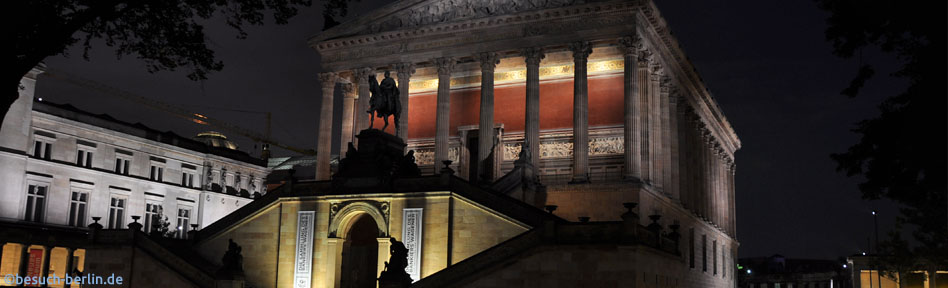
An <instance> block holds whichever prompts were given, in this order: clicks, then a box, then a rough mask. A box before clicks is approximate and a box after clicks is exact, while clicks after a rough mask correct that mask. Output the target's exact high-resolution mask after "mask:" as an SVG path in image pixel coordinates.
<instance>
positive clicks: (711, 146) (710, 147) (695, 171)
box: [676, 97, 736, 236]
mask: <svg viewBox="0 0 948 288" xmlns="http://www.w3.org/2000/svg"><path fill="white" fill-rule="evenodd" d="M683 98H684V97H679V99H678V100H677V101H676V102H679V101H683ZM685 107H687V109H684V111H682V112H680V113H678V118H679V119H678V120H680V122H679V123H680V124H682V126H681V127H680V128H681V129H680V130H679V133H678V135H679V136H680V137H681V138H680V139H679V141H678V142H679V145H680V153H681V157H680V158H679V159H678V161H677V162H678V165H679V168H680V169H679V171H678V172H679V173H680V175H681V177H680V178H679V181H678V185H680V187H681V190H680V191H681V203H682V205H683V206H685V208H688V209H690V210H691V211H694V212H695V214H696V215H697V216H698V217H701V218H702V219H705V220H706V221H708V222H709V223H712V224H714V225H716V226H718V227H720V228H721V229H722V230H724V231H725V232H726V233H728V234H729V235H732V236H734V235H735V233H736V227H735V214H734V208H735V206H734V203H735V202H734V196H735V194H734V190H735V186H734V171H735V165H734V161H733V159H732V158H731V157H730V156H729V154H728V153H727V152H726V151H725V150H724V148H723V147H722V146H721V145H720V144H719V143H720V142H718V141H717V139H715V137H714V136H713V134H712V133H711V131H710V130H709V129H708V127H707V126H706V124H705V123H704V121H702V120H701V118H700V116H698V115H697V114H696V113H695V111H694V109H691V107H688V106H685Z"/></svg>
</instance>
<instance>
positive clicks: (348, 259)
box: [339, 214, 379, 288]
mask: <svg viewBox="0 0 948 288" xmlns="http://www.w3.org/2000/svg"><path fill="white" fill-rule="evenodd" d="M356 217H358V218H357V219H353V220H352V221H353V223H352V226H350V228H349V231H348V233H346V235H345V239H346V242H345V244H344V246H343V249H342V267H341V268H342V271H341V272H342V273H341V275H340V276H341V277H340V278H341V279H340V281H339V282H340V287H342V288H374V287H376V282H377V280H376V278H378V275H376V273H377V271H378V253H379V243H378V237H379V229H378V225H377V224H376V223H375V220H374V219H373V218H372V216H370V215H368V214H362V215H359V216H356Z"/></svg>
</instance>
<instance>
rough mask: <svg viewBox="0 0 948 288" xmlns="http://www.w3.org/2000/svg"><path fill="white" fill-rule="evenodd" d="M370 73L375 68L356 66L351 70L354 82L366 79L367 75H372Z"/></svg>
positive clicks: (373, 71) (367, 78)
mask: <svg viewBox="0 0 948 288" xmlns="http://www.w3.org/2000/svg"><path fill="white" fill-rule="evenodd" d="M372 73H375V68H372V67H364V68H356V69H353V70H352V78H353V79H355V82H356V84H359V83H362V82H365V81H368V80H369V75H372Z"/></svg>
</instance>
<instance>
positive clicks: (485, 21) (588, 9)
mask: <svg viewBox="0 0 948 288" xmlns="http://www.w3.org/2000/svg"><path fill="white" fill-rule="evenodd" d="M399 3H400V2H399ZM639 5H641V1H611V2H594V3H588V4H579V5H574V6H567V7H560V8H551V9H543V10H531V11H524V12H517V13H513V14H508V15H498V16H490V17H484V18H476V19H469V20H461V21H455V22H445V23H441V24H431V25H427V26H416V27H408V28H404V29H398V30H393V31H385V32H379V33H372V34H363V35H353V36H340V37H338V38H329V37H318V36H317V37H313V38H311V39H310V40H309V41H307V43H308V44H309V45H310V47H311V48H313V49H315V50H317V51H319V52H323V51H329V50H335V49H346V48H348V47H355V46H365V45H372V44H376V43H383V42H392V41H398V40H408V39H414V38H421V37H425V39H431V38H432V37H437V36H453V35H463V34H455V33H463V32H467V31H471V30H475V29H487V28H495V27H501V26H515V25H519V24H525V23H532V22H542V21H550V20H557V19H570V18H576V17H583V16H588V15H592V14H604V13H608V12H616V11H632V10H634V9H635V8H637V6H639ZM342 25H345V24H342ZM342 25H340V26H342Z"/></svg>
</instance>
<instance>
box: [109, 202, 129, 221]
mask: <svg viewBox="0 0 948 288" xmlns="http://www.w3.org/2000/svg"><path fill="white" fill-rule="evenodd" d="M125 202H126V198H124V197H114V196H113V197H112V201H111V203H110V204H109V229H122V228H123V227H125Z"/></svg>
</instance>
